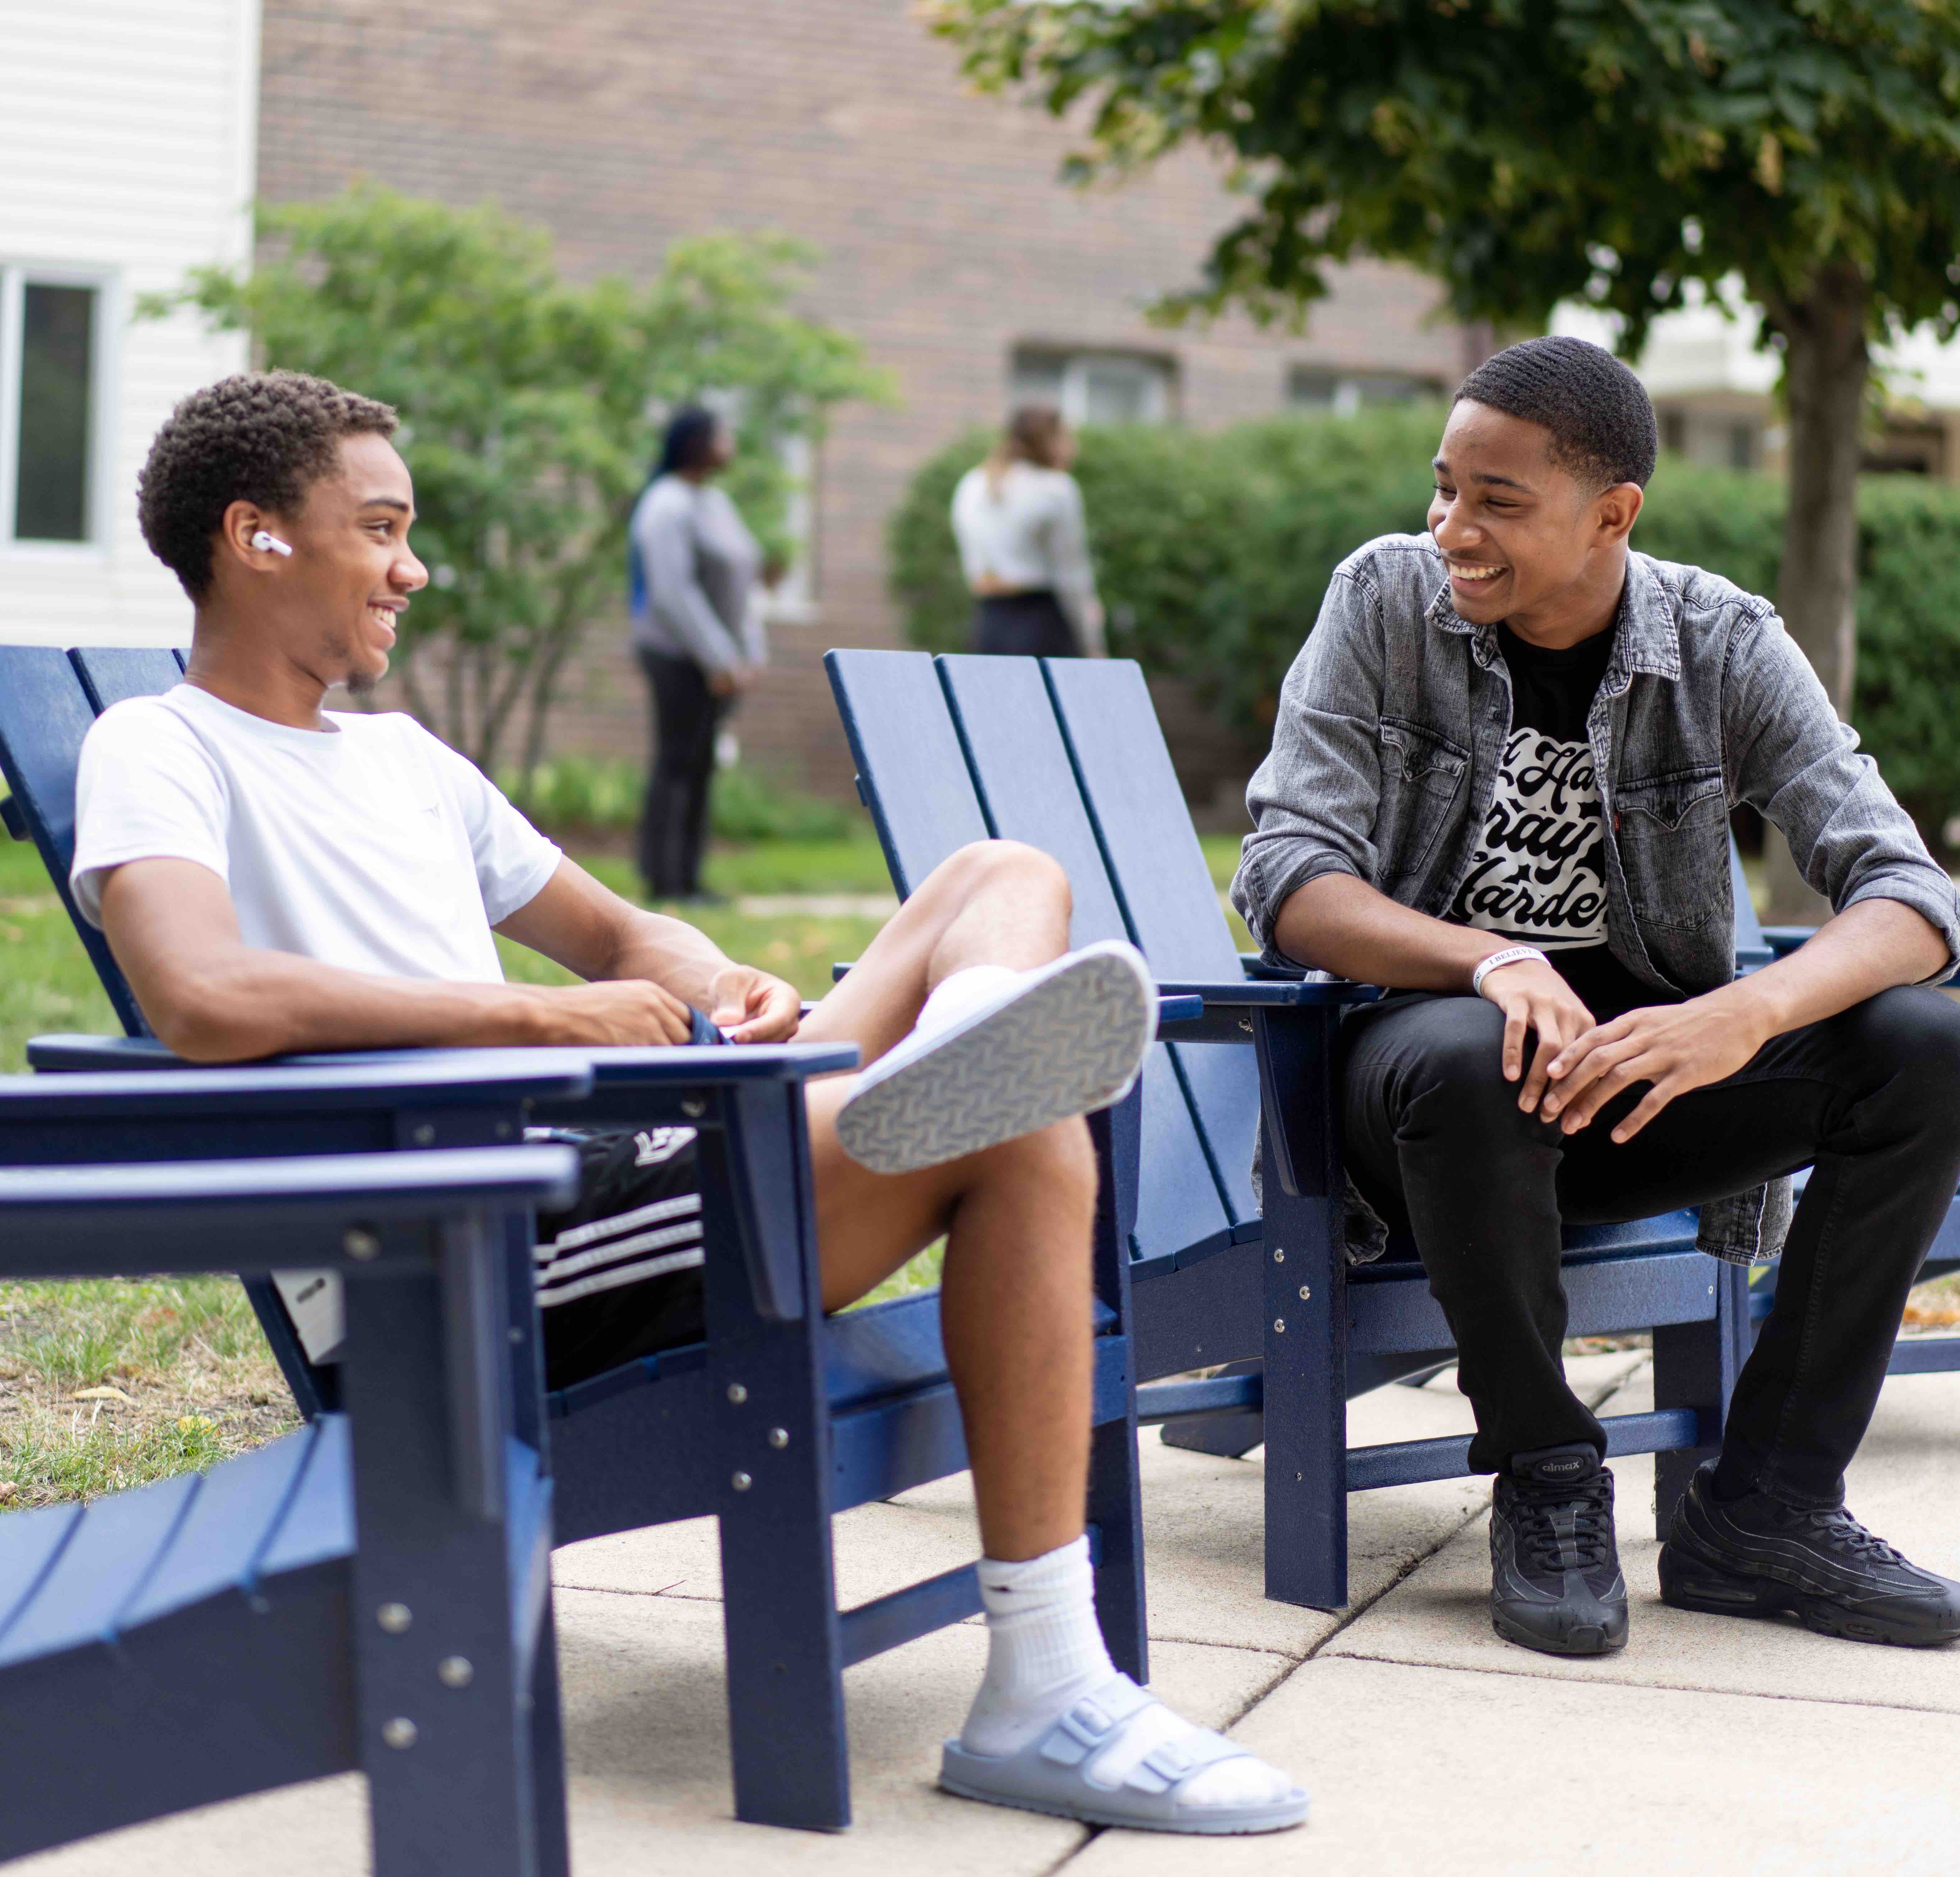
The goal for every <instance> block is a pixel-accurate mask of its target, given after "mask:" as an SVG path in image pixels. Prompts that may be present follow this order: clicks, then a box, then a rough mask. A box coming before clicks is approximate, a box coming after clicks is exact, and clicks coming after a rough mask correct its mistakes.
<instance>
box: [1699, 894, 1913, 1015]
mask: <svg viewBox="0 0 1960 1877" xmlns="http://www.w3.org/2000/svg"><path fill="white" fill-rule="evenodd" d="M1948 962H1949V958H1948V955H1947V950H1946V940H1945V939H1944V938H1943V937H1941V936H1940V934H1939V929H1938V928H1937V927H1935V926H1934V925H1933V924H1932V923H1931V921H1929V920H1928V919H1927V918H1925V917H1924V916H1923V915H1921V914H1920V913H1918V912H1916V911H1914V909H1913V908H1911V906H1908V905H1905V904H1904V902H1901V901H1900V900H1897V899H1861V900H1860V901H1859V902H1857V905H1850V906H1847V907H1846V908H1844V911H1842V912H1841V913H1839V914H1838V915H1837V916H1836V917H1835V918H1832V919H1829V920H1827V921H1825V924H1822V925H1821V926H1819V927H1818V929H1817V931H1816V933H1815V935H1814V936H1813V937H1811V938H1810V939H1809V940H1806V942H1805V943H1803V945H1801V946H1799V947H1798V949H1797V950H1795V951H1793V952H1792V953H1790V955H1789V956H1787V957H1785V958H1780V959H1777V962H1775V963H1774V964H1773V965H1766V966H1764V968H1763V969H1761V971H1758V972H1752V973H1751V974H1750V975H1748V977H1746V978H1737V979H1736V981H1735V982H1734V983H1733V984H1732V985H1726V986H1725V987H1724V988H1723V989H1721V990H1720V991H1713V992H1711V993H1710V1002H1711V1003H1715V1002H1720V1003H1722V1004H1728V1005H1729V1006H1731V1007H1733V1008H1735V1009H1736V1010H1739V1011H1742V1012H1743V1013H1746V1015H1747V1016H1748V1019H1749V1020H1750V1021H1751V1022H1752V1023H1753V1024H1754V1026H1755V1027H1756V1029H1758V1031H1759V1032H1761V1036H1762V1039H1763V1040H1764V1042H1767V1041H1768V1039H1770V1038H1771V1037H1772V1036H1783V1035H1786V1034H1787V1032H1790V1031H1791V1030H1793V1029H1802V1028H1803V1026H1804V1025H1806V1023H1822V1022H1823V1021H1824V1020H1825V1018H1826V1017H1829V1016H1837V1015H1838V1013H1839V1012H1840V1011H1841V1010H1849V1009H1850V1008H1851V1007H1852V1006H1853V1004H1862V1003H1863V1002H1864V1001H1865V1000H1866V998H1867V997H1876V996H1877V995H1878V994H1879V992H1880V991H1889V990H1891V989H1892V988H1893V986H1894V985H1907V984H1920V983H1923V981H1925V980H1926V979H1927V978H1930V977H1931V976H1932V975H1933V973H1934V972H1936V971H1939V969H1942V968H1943V966H1946V964H1947V963H1948Z"/></svg>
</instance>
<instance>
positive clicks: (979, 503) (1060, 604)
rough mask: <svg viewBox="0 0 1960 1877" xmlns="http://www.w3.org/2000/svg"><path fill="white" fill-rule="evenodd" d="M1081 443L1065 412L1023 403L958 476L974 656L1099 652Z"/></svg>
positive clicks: (956, 530) (959, 534)
mask: <svg viewBox="0 0 1960 1877" xmlns="http://www.w3.org/2000/svg"><path fill="white" fill-rule="evenodd" d="M1074 460H1075V438H1074V436H1073V435H1072V434H1071V433H1070V431H1069V428H1068V425H1066V424H1064V422H1062V420H1061V412H1058V411H1056V410H1054V409H1051V408H1050V407H1049V406H1046V405H1039V404H1033V405H1027V406H1023V408H1022V409H1020V410H1018V411H1017V412H1015V413H1014V414H1013V417H1012V418H1010V419H1009V420H1008V422H1007V428H1006V429H1005V430H1004V431H1003V432H1002V433H1001V438H1000V441H998V443H997V444H995V445H994V448H993V450H992V451H991V453H990V454H989V455H988V458H987V460H986V461H985V463H982V464H980V465H979V466H978V467H977V468H975V469H969V470H968V471H967V472H966V474H965V475H964V476H962V477H961V478H960V479H959V487H958V488H956V490H955V491H954V492H953V534H954V536H956V538H957V539H958V541H959V560H960V565H961V566H962V567H963V568H964V570H965V571H966V584H967V586H968V587H969V588H970V589H971V590H972V594H973V600H974V606H973V641H972V648H973V650H974V651H976V652H1003V653H1018V654H1021V655H1022V656H1023V657H1028V656H1032V657H1042V658H1080V657H1083V655H1084V654H1087V655H1088V656H1089V657H1093V658H1100V657H1102V656H1103V603H1102V601H1101V600H1099V599H1098V598H1097V597H1096V575H1095V572H1094V570H1093V568H1091V567H1090V564H1089V537H1088V533H1087V530H1086V529H1085V527H1084V526H1083V513H1082V491H1081V490H1080V488H1078V487H1077V485H1076V481H1075V478H1074V476H1071V475H1070V474H1069V472H1068V466H1069V465H1070V464H1071V463H1073V462H1074Z"/></svg>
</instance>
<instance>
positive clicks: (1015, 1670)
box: [948, 966, 1116, 1756]
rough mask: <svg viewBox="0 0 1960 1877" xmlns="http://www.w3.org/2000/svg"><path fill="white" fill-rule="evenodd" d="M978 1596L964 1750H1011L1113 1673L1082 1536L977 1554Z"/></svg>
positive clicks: (1042, 1730) (1044, 1728)
mask: <svg viewBox="0 0 1960 1877" xmlns="http://www.w3.org/2000/svg"><path fill="white" fill-rule="evenodd" d="M979 969H987V968H986V967H985V966H982V967H979ZM950 981H951V980H950V979H949V980H948V982H950ZM980 1601H981V1602H982V1604H983V1605H985V1608H986V1611H987V1674H986V1678H985V1680H983V1681H982V1682H981V1684H980V1692H979V1693H978V1694H977V1695H975V1697H974V1698H973V1707H972V1712H971V1713H969V1714H968V1716H966V1726H965V1727H964V1729H962V1730H961V1733H960V1741H961V1744H962V1745H964V1746H965V1748H966V1750H967V1751H968V1752H969V1753H985V1754H991V1755H997V1756H998V1755H1007V1754H1010V1753H1017V1752H1019V1751H1020V1749H1021V1748H1023V1747H1024V1746H1026V1745H1027V1744H1028V1742H1029V1741H1030V1740H1033V1739H1036V1737H1037V1736H1038V1735H1041V1734H1042V1733H1045V1732H1047V1730H1048V1728H1049V1727H1050V1726H1052V1725H1053V1724H1054V1723H1055V1721H1056V1720H1058V1718H1059V1717H1060V1716H1061V1715H1062V1714H1064V1713H1066V1712H1067V1711H1068V1709H1069V1708H1070V1707H1071V1706H1073V1705H1074V1703H1075V1702H1077V1700H1080V1699H1081V1697H1083V1695H1085V1694H1087V1693H1088V1692H1089V1691H1090V1690H1091V1689H1092V1688H1100V1687H1102V1685H1103V1684H1104V1683H1105V1682H1106V1681H1110V1680H1112V1678H1114V1677H1115V1673H1116V1668H1115V1663H1113V1662H1111V1661H1110V1659H1109V1650H1107V1649H1106V1648H1104V1646H1103V1631H1102V1630H1101V1628H1100V1627H1099V1626H1098V1625H1097V1623H1096V1585H1095V1578H1094V1576H1093V1573H1091V1571H1090V1567H1089V1540H1088V1538H1087V1535H1084V1536H1083V1537H1081V1538H1077V1539H1076V1540H1075V1541H1074V1542H1073V1543H1072V1544H1068V1545H1063V1546H1061V1548H1060V1549H1058V1550H1057V1551H1048V1552H1046V1553H1045V1554H1043V1555H1042V1556H1041V1557H1030V1558H1029V1559H1028V1560H1026V1562H1024V1563H1022V1564H1003V1563H1001V1561H1000V1560H998V1559H997V1558H991V1557H983V1558H982V1559H981V1560H980Z"/></svg>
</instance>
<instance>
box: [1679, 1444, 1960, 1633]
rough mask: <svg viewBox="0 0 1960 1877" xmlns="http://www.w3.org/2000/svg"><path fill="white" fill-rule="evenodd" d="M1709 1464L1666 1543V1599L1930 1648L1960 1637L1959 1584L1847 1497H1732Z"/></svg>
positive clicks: (1689, 1607) (1689, 1492)
mask: <svg viewBox="0 0 1960 1877" xmlns="http://www.w3.org/2000/svg"><path fill="white" fill-rule="evenodd" d="M1714 1470H1715V1469H1714V1465H1713V1462H1710V1463H1708V1464H1707V1465H1704V1466H1703V1467H1702V1468H1701V1469H1700V1470H1699V1471H1698V1472H1697V1473H1696V1474H1695V1475H1694V1479H1693V1480H1692V1481H1691V1482H1690V1484H1689V1485H1688V1490H1687V1491H1686V1492H1685V1493H1684V1494H1682V1498H1681V1503H1680V1504H1679V1505H1678V1506H1676V1507H1675V1512H1674V1522H1673V1524H1672V1526H1671V1527H1670V1528H1669V1532H1668V1538H1667V1542H1666V1544H1665V1545H1663V1546H1662V1547H1661V1552H1660V1594H1661V1600H1662V1601H1663V1602H1666V1603H1671V1604H1672V1605H1674V1606H1675V1608H1676V1609H1679V1610H1700V1611H1706V1612H1707V1613H1708V1614H1710V1615H1716V1616H1775V1615H1780V1614H1781V1613H1782V1612H1783V1611H1789V1612H1790V1614H1791V1615H1793V1616H1795V1617H1796V1618H1799V1619H1800V1620H1801V1621H1803V1624H1805V1626H1806V1627H1808V1628H1810V1629H1813V1630H1816V1631H1817V1632H1818V1634H1820V1635H1823V1636H1844V1637H1849V1638H1850V1640H1852V1641H1853V1642H1860V1643H1901V1644H1903V1645H1904V1646H1908V1647H1913V1648H1926V1647H1928V1646H1931V1645H1933V1644H1934V1643H1950V1642H1952V1641H1953V1640H1954V1639H1955V1637H1960V1583H1955V1582H1954V1581H1953V1580H1952V1579H1951V1578H1949V1577H1942V1576H1937V1575H1936V1574H1935V1573H1933V1572H1932V1571H1930V1570H1920V1567H1918V1566H1917V1564H1913V1563H1911V1561H1910V1560H1908V1559H1907V1558H1905V1557H1901V1555H1900V1554H1899V1553H1898V1551H1895V1550H1894V1549H1893V1548H1892V1546H1891V1545H1888V1544H1887V1543H1886V1542H1885V1540H1884V1539H1883V1538H1877V1537H1875V1536H1874V1535H1873V1534H1872V1533H1871V1532H1867V1531H1866V1529H1865V1528H1864V1527H1863V1525H1860V1523H1859V1522H1857V1519H1854V1518H1853V1517H1852V1516H1851V1515H1850V1513H1848V1512H1847V1511H1845V1510H1844V1508H1843V1507H1842V1506H1831V1507H1828V1508H1826V1509H1825V1510H1815V1509H1813V1508H1810V1507H1807V1506H1792V1505H1789V1504H1787V1503H1785V1502H1784V1501H1783V1500H1780V1499H1777V1498H1776V1497H1774V1496H1773V1495H1771V1494H1768V1493H1764V1492H1753V1493H1745V1494H1743V1496H1742V1497H1741V1498H1740V1499H1736V1500H1727V1501H1724V1500H1720V1499H1717V1497H1715V1494H1714V1491H1713V1487H1712V1484H1711V1481H1712V1478H1713V1473H1714Z"/></svg>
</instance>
